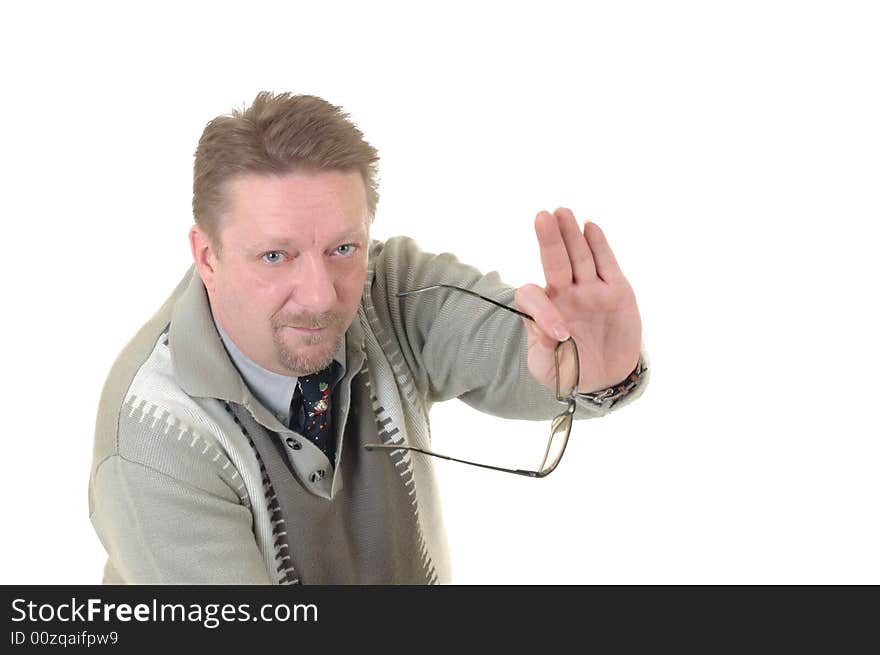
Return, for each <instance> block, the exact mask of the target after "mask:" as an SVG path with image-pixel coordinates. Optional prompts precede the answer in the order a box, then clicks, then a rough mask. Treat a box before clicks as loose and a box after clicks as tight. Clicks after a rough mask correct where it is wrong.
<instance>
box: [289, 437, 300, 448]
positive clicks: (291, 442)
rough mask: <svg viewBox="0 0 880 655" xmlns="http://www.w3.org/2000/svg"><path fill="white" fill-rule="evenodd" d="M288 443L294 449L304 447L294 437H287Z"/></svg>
mask: <svg viewBox="0 0 880 655" xmlns="http://www.w3.org/2000/svg"><path fill="white" fill-rule="evenodd" d="M287 445H288V446H289V447H290V448H292V449H293V450H299V449H300V448H302V444H301V443H300V442H299V441H297V440H296V439H294V438H292V437H287Z"/></svg>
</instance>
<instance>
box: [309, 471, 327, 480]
mask: <svg viewBox="0 0 880 655" xmlns="http://www.w3.org/2000/svg"><path fill="white" fill-rule="evenodd" d="M309 479H310V480H311V481H312V482H320V481H321V480H323V479H324V469H318V470H317V471H315V472H314V473H312V477H311V478H309Z"/></svg>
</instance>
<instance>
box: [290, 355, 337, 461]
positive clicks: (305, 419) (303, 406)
mask: <svg viewBox="0 0 880 655" xmlns="http://www.w3.org/2000/svg"><path fill="white" fill-rule="evenodd" d="M335 366H336V362H332V363H331V364H330V366H328V367H327V368H325V369H324V370H322V371H318V372H317V373H312V374H311V375H305V376H303V377H301V378H299V380H297V390H296V393H295V394H294V395H293V403H292V404H291V412H290V427H291V429H293V430H296V431H297V432H299V433H300V434H301V435H303V436H304V437H306V438H307V439H308V440H309V441H311V442H312V443H314V444H315V445H316V446H318V448H320V449H321V450H322V451H324V454H325V455H327V459H329V460H330V465H331V466H332V465H333V462H334V461H335V459H336V439H335V438H334V436H333V426H332V420H331V419H332V417H333V416H332V413H331V411H330V392H331V388H330V385H331V384H332V382H333V377H334V375H333V374H334V373H335V370H336V369H335Z"/></svg>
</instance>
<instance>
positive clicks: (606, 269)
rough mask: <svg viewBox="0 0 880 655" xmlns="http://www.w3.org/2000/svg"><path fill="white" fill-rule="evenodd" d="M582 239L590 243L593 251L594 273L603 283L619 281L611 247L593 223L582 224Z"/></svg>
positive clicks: (620, 274) (621, 274)
mask: <svg viewBox="0 0 880 655" xmlns="http://www.w3.org/2000/svg"><path fill="white" fill-rule="evenodd" d="M584 238H586V240H587V241H589V243H590V250H592V251H593V260H594V261H595V262H596V273H597V274H598V275H599V277H600V278H602V280H604V281H605V282H611V281H612V280H615V279H619V278H620V277H622V276H623V272H622V271H621V270H620V266H619V265H618V264H617V258H616V257H615V256H614V253H613V252H612V251H611V246H610V245H609V244H608V240H607V239H606V238H605V233H604V232H603V231H602V228H600V227H599V226H598V225H596V224H595V223H593V222H591V221H590V222H587V223H586V224H584Z"/></svg>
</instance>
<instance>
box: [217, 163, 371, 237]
mask: <svg viewBox="0 0 880 655" xmlns="http://www.w3.org/2000/svg"><path fill="white" fill-rule="evenodd" d="M227 201H228V204H227V212H225V214H226V216H225V220H224V230H223V231H224V232H227V231H228V232H230V233H234V234H235V235H236V236H237V237H238V238H241V237H245V236H246V235H252V236H254V237H257V238H271V237H274V236H278V237H285V238H289V237H291V236H293V235H294V234H302V235H310V236H312V237H314V236H317V235H321V234H332V233H336V232H345V231H351V230H356V229H358V228H359V227H361V226H363V227H366V225H367V202H366V192H365V188H364V183H363V180H362V178H361V175H360V173H359V172H357V171H339V170H328V171H318V172H301V173H293V174H287V175H259V174H247V175H240V176H237V177H235V178H233V179H232V180H230V182H229V183H228V185H227Z"/></svg>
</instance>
